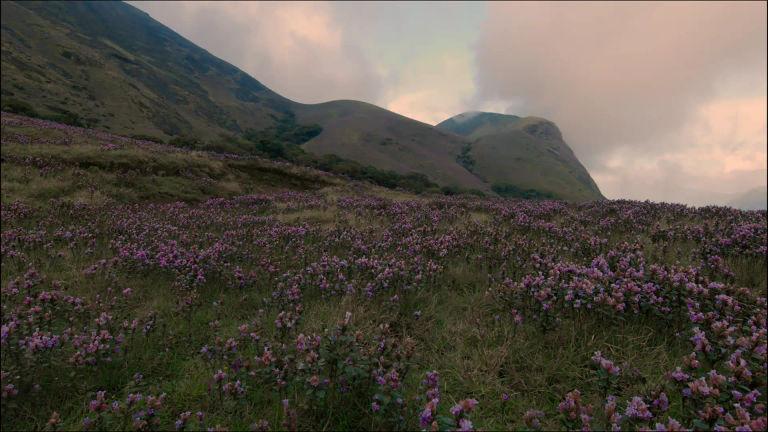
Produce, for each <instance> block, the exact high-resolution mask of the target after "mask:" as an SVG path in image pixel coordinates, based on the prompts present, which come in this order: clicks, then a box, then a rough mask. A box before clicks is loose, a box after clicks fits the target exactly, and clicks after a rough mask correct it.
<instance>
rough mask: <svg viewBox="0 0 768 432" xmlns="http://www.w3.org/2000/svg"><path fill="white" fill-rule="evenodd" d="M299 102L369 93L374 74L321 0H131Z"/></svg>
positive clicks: (373, 94) (375, 86)
mask: <svg viewBox="0 0 768 432" xmlns="http://www.w3.org/2000/svg"><path fill="white" fill-rule="evenodd" d="M133 5H134V6H136V7H138V8H140V9H142V10H144V11H145V12H147V13H149V14H150V15H151V16H152V17H153V18H155V19H156V20H158V21H160V22H162V23H163V24H166V25H168V26H169V27H171V28H173V29H174V30H175V31H177V32H178V33H180V34H181V35H182V36H184V37H186V38H188V39H190V40H191V41H192V42H194V43H196V44H198V45H200V46H202V47H203V48H205V49H207V50H209V51H210V52H211V53H213V54H214V55H216V56H218V57H221V58H222V59H224V60H226V61H228V62H230V63H232V64H234V65H236V66H238V67H239V68H241V69H243V70H244V71H245V72H248V73H249V74H250V75H252V76H253V77H255V78H256V79H258V80H259V81H261V82H262V83H264V84H265V85H267V86H268V87H270V88H271V89H272V90H274V91H276V92H278V93H280V94H282V95H283V96H286V97H288V98H291V99H294V100H296V101H298V102H305V103H315V102H324V101H328V100H333V99H361V100H376V99H377V98H378V92H379V91H380V84H379V81H380V79H381V78H380V76H379V75H378V73H377V71H376V69H375V68H374V66H373V65H372V64H371V63H370V62H369V61H368V60H367V58H366V57H365V55H364V53H363V52H362V49H361V48H360V46H358V45H357V44H355V43H353V42H351V41H354V38H353V37H352V35H349V34H347V33H346V32H345V27H344V25H343V23H342V22H339V20H338V18H337V17H336V14H335V13H334V9H333V8H332V7H331V6H332V5H330V4H328V3H324V2H134V3H133Z"/></svg>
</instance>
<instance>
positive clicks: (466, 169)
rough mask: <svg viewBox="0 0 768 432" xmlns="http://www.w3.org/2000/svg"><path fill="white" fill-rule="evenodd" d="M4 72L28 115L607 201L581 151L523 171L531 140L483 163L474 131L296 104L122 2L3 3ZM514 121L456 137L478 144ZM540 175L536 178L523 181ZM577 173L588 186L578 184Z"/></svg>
mask: <svg viewBox="0 0 768 432" xmlns="http://www.w3.org/2000/svg"><path fill="white" fill-rule="evenodd" d="M2 68H3V74H2V92H1V97H2V105H3V109H5V110H10V111H14V112H19V113H22V114H25V115H33V116H42V117H46V118H50V119H55V120H57V121H64V122H67V123H70V124H75V125H80V126H90V127H95V128H98V129H102V130H106V131H110V132H113V133H118V134H122V135H135V136H139V137H145V138H152V137H156V138H160V139H163V140H165V141H168V140H170V139H172V138H174V137H177V136H180V135H183V136H185V137H193V138H194V139H197V140H202V141H217V140H218V141H220V140H221V139H222V136H228V137H231V136H235V137H238V136H243V135H245V134H248V133H250V132H253V131H256V132H257V133H261V131H265V130H274V129H280V128H283V129H286V128H288V129H291V130H289V131H287V133H285V134H282V135H281V139H282V138H284V137H286V136H288V137H290V138H291V139H296V138H303V139H304V140H307V139H308V140H309V142H307V143H306V144H305V145H304V148H305V150H307V151H309V152H312V153H314V154H316V155H333V154H335V155H338V156H340V157H342V158H345V159H350V160H353V161H356V162H358V163H360V164H361V165H362V166H365V165H372V166H374V167H376V168H378V169H381V170H392V171H394V172H397V173H399V174H410V173H413V172H416V173H421V174H424V175H426V176H427V177H428V179H429V181H431V182H434V183H436V184H437V185H438V186H443V187H451V188H462V189H465V190H471V189H474V190H479V191H483V192H486V193H492V192H491V190H492V183H494V182H515V184H516V185H520V186H526V187H528V186H530V187H535V188H542V190H547V191H551V192H552V193H553V194H554V195H552V196H557V197H561V198H565V199H576V200H583V199H590V198H598V197H599V192H598V193H597V194H595V193H592V189H593V188H594V189H595V190H596V187H594V184H589V183H591V180H590V179H588V177H589V175H588V174H587V173H586V172H585V171H584V170H583V167H581V165H580V164H578V161H575V158H574V157H573V155H572V154H570V150H567V149H563V151H562V152H561V153H562V154H563V157H562V158H563V159H564V160H566V165H567V166H565V167H564V168H563V167H561V166H560V165H558V164H557V163H551V162H552V161H546V156H547V154H546V153H541V152H538V153H536V152H534V154H527V155H526V154H524V155H523V156H524V157H525V158H526V159H525V163H529V165H530V167H528V168H524V169H520V170H518V169H517V168H516V167H517V166H519V165H521V164H520V163H519V161H518V160H517V159H515V158H519V157H522V156H521V154H523V153H524V150H525V149H528V147H525V146H520V148H518V149H517V150H514V151H511V152H510V151H507V150H509V149H507V148H501V149H499V148H497V146H495V145H490V144H488V145H486V144H483V143H481V144H478V145H477V146H475V147H473V148H472V149H471V153H472V155H471V156H472V157H474V158H475V159H477V160H478V165H477V167H476V168H477V169H475V170H473V169H472V167H471V166H469V165H467V164H466V163H465V162H466V158H467V156H468V154H467V152H468V151H470V147H469V146H468V145H467V139H466V138H465V137H462V136H458V135H456V134H451V133H446V132H444V131H441V130H439V129H438V128H434V127H432V126H430V125H427V124H424V123H421V122H417V121H415V120H412V119H409V118H406V117H403V116H401V115H398V114H395V113H392V112H390V111H387V110H384V109H382V108H379V107H376V106H374V105H370V104H366V103H362V102H356V101H333V102H328V103H322V104H316V105H305V104H300V103H296V102H293V101H290V100H288V99H286V98H284V97H282V96H280V95H278V94H276V93H274V92H272V91H271V90H269V89H268V88H267V87H265V86H264V85H262V84H261V83H260V82H258V81H257V80H255V79H254V78H252V77H250V76H249V75H247V74H245V73H244V72H242V71H240V70H239V69H237V68H236V67H234V66H232V65H230V64H228V63H226V62H224V61H222V60H220V59H218V58H216V57H214V56H212V55H211V54H209V53H208V52H206V51H205V50H203V49H201V48H200V47H198V46H196V45H194V44H192V43H191V42H189V41H188V40H186V39H184V38H183V37H181V36H179V35H178V34H176V33H175V32H173V31H172V30H171V29H169V28H167V27H165V26H163V25H162V24H160V23H158V22H157V21H155V20H153V19H152V18H151V17H149V16H148V15H147V14H146V13H144V12H141V11H140V10H138V9H136V8H134V7H132V6H130V5H127V4H125V3H121V2H66V3H63V2H3V3H2ZM508 117H509V116H503V115H497V116H496V117H494V121H492V122H488V123H489V124H488V125H485V126H483V127H481V128H478V129H477V130H475V131H473V133H471V134H465V133H461V131H458V130H456V131H453V132H459V135H465V136H466V137H468V138H469V139H472V140H474V139H476V138H477V135H479V134H483V135H484V134H486V133H487V132H489V131H495V132H499V130H498V129H497V127H498V124H505V122H506V121H507V120H508ZM489 118H490V117H489V115H488V114H487V113H486V114H485V115H484V116H483V119H485V120H487V119H489ZM496 120H500V121H496ZM497 123H498V124H497ZM443 126H445V125H443ZM295 131H298V132H295ZM306 132H312V133H306ZM563 145H564V144H563ZM534 148H535V147H531V149H534ZM566 153H569V154H566ZM542 161H544V162H542ZM573 161H575V163H573ZM510 167H512V168H510ZM513 171H514V172H516V173H517V174H512V172H513ZM571 171H572V172H571ZM529 173H533V174H535V176H534V177H535V178H525V179H524V180H526V181H519V180H520V179H521V178H522V177H524V176H526V175H528V174H529ZM574 178H575V179H576V181H580V180H582V181H581V183H580V184H569V181H571V180H572V179H574ZM585 179H586V180H585ZM587 180H588V181H587ZM542 185H543V186H542Z"/></svg>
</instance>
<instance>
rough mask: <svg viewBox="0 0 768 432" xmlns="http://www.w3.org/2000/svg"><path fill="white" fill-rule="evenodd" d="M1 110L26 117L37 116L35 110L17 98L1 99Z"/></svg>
mask: <svg viewBox="0 0 768 432" xmlns="http://www.w3.org/2000/svg"><path fill="white" fill-rule="evenodd" d="M3 111H7V112H12V113H16V114H21V115H25V116H27V117H38V116H39V115H38V114H37V111H35V109H34V108H32V105H30V104H29V103H27V102H24V101H20V100H18V99H6V100H5V101H3Z"/></svg>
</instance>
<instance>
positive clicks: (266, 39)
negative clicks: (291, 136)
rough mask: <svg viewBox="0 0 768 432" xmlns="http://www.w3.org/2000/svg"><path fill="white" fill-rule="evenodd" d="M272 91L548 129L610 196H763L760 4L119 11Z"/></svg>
mask: <svg viewBox="0 0 768 432" xmlns="http://www.w3.org/2000/svg"><path fill="white" fill-rule="evenodd" d="M129 3H131V4H133V5H134V6H136V7H138V8H140V9H142V10H144V11H145V12H147V13H149V14H150V15H151V16H152V17H153V18H155V19H156V20H158V21H160V22H161V23H163V24H165V25H167V26H169V27H170V28H172V29H173V30H175V31H177V32H178V33H179V34H181V35H182V36H184V37H186V38H188V39H190V40H191V41H192V42H194V43H196V44H198V45H200V46H201V47H203V48H205V49H206V50H208V51H209V52H211V53H212V54H214V55H216V56H218V57H220V58H222V59H224V60H226V61H228V62H230V63H232V64H234V65H235V66H237V67H239V68H240V69H242V70H244V71H245V72H247V73H249V74H250V75H252V76H253V77H254V78H256V79H258V80H259V81H261V82H262V83H263V84H265V85H266V86H268V87H270V88H271V89H272V90H274V91H276V92H278V93H280V94H282V95H283V96H286V97H288V98H291V99H293V100H296V101H298V102H304V103H317V102H324V101H329V100H335V99H356V100H362V101H366V102H370V103H373V104H376V105H379V106H382V107H384V108H387V109H389V110H392V111H394V112H397V113H399V114H403V115H406V116H408V117H411V118H414V119H417V120H420V121H423V122H425V123H429V124H436V123H439V122H440V121H442V120H445V119H446V118H449V117H451V116H454V115H456V114H459V113H462V112H466V111H493V112H501V113H507V114H515V115H521V116H525V115H532V116H539V117H545V118H547V119H550V120H552V121H554V122H555V123H557V125H558V126H559V127H560V129H561V131H562V132H563V135H564V138H565V140H566V141H567V142H568V144H569V145H570V146H571V148H573V150H574V152H575V153H576V155H577V156H578V157H579V159H580V160H581V161H582V163H583V164H584V165H585V166H586V167H587V169H588V170H589V172H590V173H591V175H592V177H593V178H594V179H595V181H596V182H597V184H598V186H599V187H600V189H601V191H602V192H603V194H604V195H605V196H607V197H608V198H629V199H639V200H645V199H650V200H653V201H668V202H682V203H686V204H691V205H705V204H726V203H728V202H730V201H731V200H732V199H734V198H735V197H736V196H737V195H739V194H742V193H745V192H747V191H749V190H753V189H754V188H761V187H765V185H766V176H767V175H768V168H767V165H768V155H767V152H766V146H767V143H766V133H767V130H766V117H767V114H768V113H766V74H767V72H766V49H767V43H766V37H767V35H768V29H767V28H766V3H765V2H745V3H740V2H722V3H718V2H705V3H695V2H670V3H666V2H651V3H644V2H617V3H592V2H584V3H577V2H565V3H546V2H531V3H527V2H512V3H502V2H488V3H483V2H471V3H464V2H428V3H418V2H392V3H388V2H329V3H325V2H296V3H294V2H274V3H272V2H213V3H209V2H129Z"/></svg>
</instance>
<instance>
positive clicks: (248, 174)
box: [0, 113, 346, 205]
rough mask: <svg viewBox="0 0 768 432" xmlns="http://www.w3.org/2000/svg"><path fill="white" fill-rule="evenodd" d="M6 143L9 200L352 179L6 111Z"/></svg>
mask: <svg viewBox="0 0 768 432" xmlns="http://www.w3.org/2000/svg"><path fill="white" fill-rule="evenodd" d="M0 151H1V152H2V190H1V192H0V193H1V194H2V199H3V202H14V201H21V202H24V203H27V204H38V205H39V204H45V203H47V202H48V201H49V200H51V199H56V200H65V201H77V202H83V203H90V204H99V203H102V204H103V203H105V202H121V203H131V202H168V201H187V202H199V201H204V200H206V199H208V198H211V197H231V196H238V195H244V194H249V193H256V192H266V191H274V190H314V189H320V188H323V187H329V186H341V185H344V184H346V182H345V181H344V180H342V179H341V178H339V177H336V176H333V175H330V174H327V173H324V172H321V171H317V170H313V169H309V168H302V167H298V166H295V165H291V164H287V163H280V162H275V161H271V160H268V159H263V158H259V157H255V156H242V155H234V154H221V153H210V152H203V151H193V150H188V149H182V148H178V147H172V146H169V145H165V144H158V143H155V142H150V141H143V140H137V139H132V138H126V137H123V136H119V135H114V134H110V133H106V132H101V131H97V130H91V129H84V128H79V127H73V126H68V125H63V124H59V123H54V122H50V121H45V120H38V119H32V118H27V117H22V116H18V115H13V114H9V113H2V145H0Z"/></svg>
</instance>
